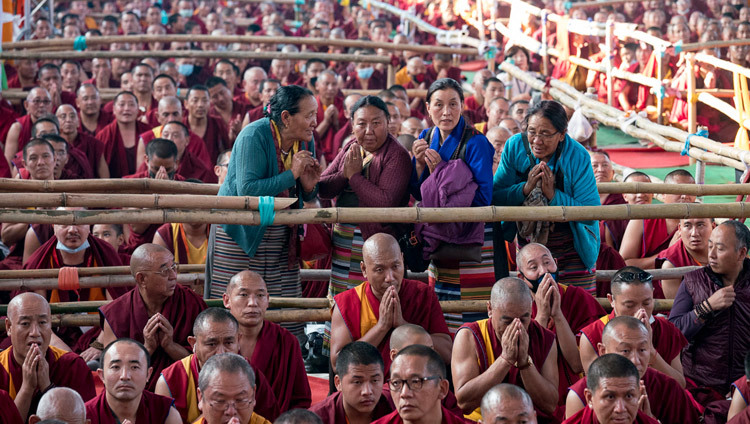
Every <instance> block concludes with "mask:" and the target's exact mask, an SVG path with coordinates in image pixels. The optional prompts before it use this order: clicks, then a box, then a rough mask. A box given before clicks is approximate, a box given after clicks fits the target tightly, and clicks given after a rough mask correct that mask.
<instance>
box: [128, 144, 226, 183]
mask: <svg viewBox="0 0 750 424" xmlns="http://www.w3.org/2000/svg"><path fill="white" fill-rule="evenodd" d="M147 134H148V133H147ZM196 137H197V136H196ZM123 178H149V175H148V169H147V168H146V162H143V163H142V164H141V166H140V167H139V168H138V172H136V173H135V174H133V175H128V176H125V177H123ZM188 178H195V179H197V180H201V181H203V182H204V183H206V184H216V183H217V182H219V177H217V176H216V173H214V170H213V168H209V167H208V166H207V165H206V164H205V163H204V162H201V161H200V160H199V159H197V158H196V156H195V155H194V154H193V152H191V151H190V150H189V149H185V152H183V154H182V159H180V161H179V162H178V163H177V173H176V174H175V181H184V180H187V179H188Z"/></svg>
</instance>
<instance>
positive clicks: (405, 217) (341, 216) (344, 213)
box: [0, 202, 750, 225]
mask: <svg viewBox="0 0 750 424" xmlns="http://www.w3.org/2000/svg"><path fill="white" fill-rule="evenodd" d="M738 217H739V218H746V217H750V206H746V203H744V202H742V203H712V204H692V203H691V204H682V203H680V204H664V205H662V204H657V205H609V206H484V207H473V208H472V207H468V208H408V207H407V208H320V209H294V210H282V211H278V212H276V214H275V219H274V221H273V224H274V225H295V224H310V223H315V224H320V223H338V222H345V223H370V222H373V223H374V222H377V223H403V222H429V223H436V222H498V221H528V220H529V219H534V220H538V221H550V222H569V221H587V220H596V219H646V218H675V219H676V218H738ZM0 222H13V223H29V224H31V223H39V224H58V225H93V224H112V223H119V224H133V223H139V224H164V223H203V224H230V225H260V214H259V213H258V212H255V211H230V210H214V209H212V210H203V211H190V210H174V209H160V210H114V211H91V210H72V211H71V210H56V211H44V210H29V209H21V210H13V209H5V210H0Z"/></svg>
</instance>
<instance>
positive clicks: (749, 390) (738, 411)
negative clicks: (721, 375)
mask: <svg viewBox="0 0 750 424" xmlns="http://www.w3.org/2000/svg"><path fill="white" fill-rule="evenodd" d="M748 375H750V353H748V354H747V355H745V375H743V376H742V377H740V378H738V379H737V381H735V382H734V383H732V393H731V395H732V402H731V403H730V405H729V413H728V414H727V420H729V422H735V423H743V424H748V423H750V409H748V400H750V386H748V384H747V376H748ZM735 417H736V418H735ZM732 419H734V421H732Z"/></svg>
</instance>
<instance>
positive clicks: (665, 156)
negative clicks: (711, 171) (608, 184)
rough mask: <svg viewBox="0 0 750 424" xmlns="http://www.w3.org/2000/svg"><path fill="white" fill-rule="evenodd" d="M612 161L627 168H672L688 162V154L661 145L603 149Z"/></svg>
mask: <svg viewBox="0 0 750 424" xmlns="http://www.w3.org/2000/svg"><path fill="white" fill-rule="evenodd" d="M604 150H606V152H607V153H608V154H609V157H610V158H611V159H612V162H614V163H616V164H618V165H622V166H627V167H629V168H636V169H638V168H673V167H678V166H686V165H689V164H690V159H689V158H688V156H680V154H679V153H677V152H667V151H665V150H664V149H662V148H661V147H650V148H645V147H625V148H615V149H606V148H605V149H604Z"/></svg>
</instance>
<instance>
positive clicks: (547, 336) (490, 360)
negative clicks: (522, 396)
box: [451, 277, 558, 422]
mask: <svg viewBox="0 0 750 424" xmlns="http://www.w3.org/2000/svg"><path fill="white" fill-rule="evenodd" d="M533 303H534V301H533V298H532V295H531V291H530V290H529V288H528V286H527V285H526V283H525V282H524V281H523V280H521V279H518V278H514V277H507V278H503V279H502V280H500V281H498V282H497V283H495V285H494V286H492V293H491V295H490V300H489V302H487V314H488V315H489V318H488V319H485V320H481V321H477V322H472V323H469V324H464V325H463V326H461V328H459V329H458V332H457V333H456V341H455V343H454V345H453V347H454V348H453V360H452V363H451V368H452V371H453V373H452V374H453V384H454V387H455V390H456V398H457V399H458V405H459V406H460V407H461V409H462V410H463V411H464V413H465V414H467V418H470V419H479V418H481V417H480V414H481V412H480V409H479V406H480V403H481V400H482V396H484V394H485V393H486V392H487V391H488V390H489V389H490V388H492V387H493V386H494V385H496V384H497V383H498V382H502V383H510V384H515V385H517V386H519V387H523V388H524V389H525V390H526V391H527V392H528V393H529V395H531V399H532V400H533V401H534V408H535V409H536V411H537V415H538V416H539V418H540V421H542V422H555V420H554V419H552V418H551V417H552V415H553V414H554V412H555V409H556V408H557V397H558V391H557V382H558V371H557V347H556V343H555V334H554V333H553V332H551V331H549V330H547V329H546V328H544V327H542V326H541V325H540V324H539V323H537V322H536V321H535V320H533V319H531V309H532V304H533Z"/></svg>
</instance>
